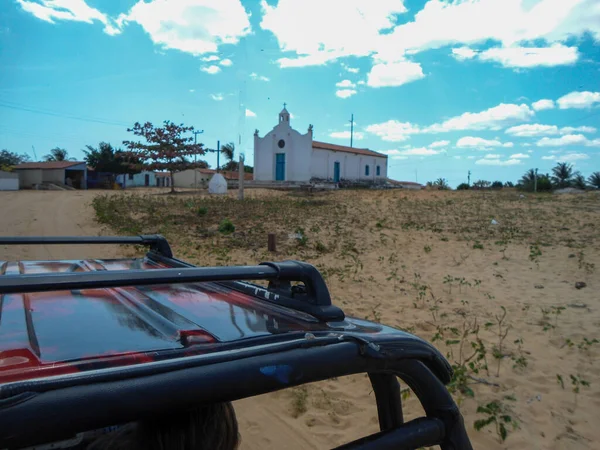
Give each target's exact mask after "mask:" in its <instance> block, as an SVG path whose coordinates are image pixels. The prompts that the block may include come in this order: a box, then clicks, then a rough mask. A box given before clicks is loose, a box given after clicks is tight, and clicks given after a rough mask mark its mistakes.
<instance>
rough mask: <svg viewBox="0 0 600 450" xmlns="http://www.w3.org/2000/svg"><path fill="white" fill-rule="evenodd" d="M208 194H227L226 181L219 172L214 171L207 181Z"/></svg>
mask: <svg viewBox="0 0 600 450" xmlns="http://www.w3.org/2000/svg"><path fill="white" fill-rule="evenodd" d="M208 193H209V194H227V181H225V177H223V175H221V174H220V173H215V174H214V175H213V177H212V178H211V179H210V181H209V182H208Z"/></svg>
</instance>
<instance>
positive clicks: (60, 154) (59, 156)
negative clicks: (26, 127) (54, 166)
mask: <svg viewBox="0 0 600 450" xmlns="http://www.w3.org/2000/svg"><path fill="white" fill-rule="evenodd" d="M44 160H45V161H73V160H74V158H69V152H67V151H66V150H65V149H64V148H60V147H55V148H53V149H52V150H50V154H49V155H46V156H44Z"/></svg>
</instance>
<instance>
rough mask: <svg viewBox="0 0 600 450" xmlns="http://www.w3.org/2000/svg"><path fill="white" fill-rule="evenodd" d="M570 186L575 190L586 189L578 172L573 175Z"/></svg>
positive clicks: (582, 177) (583, 180) (583, 178)
mask: <svg viewBox="0 0 600 450" xmlns="http://www.w3.org/2000/svg"><path fill="white" fill-rule="evenodd" d="M571 186H573V187H574V188H577V189H582V190H585V189H586V188H587V184H586V183H585V177H584V176H583V175H581V173H580V172H575V174H573V180H572V181H571Z"/></svg>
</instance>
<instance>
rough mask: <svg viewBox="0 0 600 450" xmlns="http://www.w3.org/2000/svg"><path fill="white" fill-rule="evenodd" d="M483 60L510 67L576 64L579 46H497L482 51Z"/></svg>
mask: <svg viewBox="0 0 600 450" xmlns="http://www.w3.org/2000/svg"><path fill="white" fill-rule="evenodd" d="M477 57H478V58H479V59H480V60H482V61H494V62H498V63H500V64H502V66H503V67H510V68H530V67H554V66H561V65H568V64H574V63H575V62H577V59H578V58H579V52H578V51H577V47H567V46H565V45H562V44H553V45H551V46H550V47H518V46H517V47H495V48H490V49H487V50H484V51H482V52H480V53H479V54H478V55H477Z"/></svg>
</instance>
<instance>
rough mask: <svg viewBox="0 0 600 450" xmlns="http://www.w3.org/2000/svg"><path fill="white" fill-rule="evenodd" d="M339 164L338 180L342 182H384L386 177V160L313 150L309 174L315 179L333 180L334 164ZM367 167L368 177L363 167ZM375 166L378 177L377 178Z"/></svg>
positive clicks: (347, 153) (354, 154)
mask: <svg viewBox="0 0 600 450" xmlns="http://www.w3.org/2000/svg"><path fill="white" fill-rule="evenodd" d="M336 161H337V162H339V163H340V178H341V179H343V180H371V181H378V180H382V181H383V180H384V179H385V178H386V177H387V159H386V158H379V157H376V156H365V155H359V154H356V153H349V152H336V151H333V150H323V149H318V148H314V149H313V152H312V158H311V172H312V174H313V177H315V178H324V179H328V180H333V175H334V174H333V170H334V163H335V162H336ZM367 165H369V175H368V176H367V175H365V167H366V166H367ZM377 165H379V166H380V168H381V170H380V175H379V176H377Z"/></svg>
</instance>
